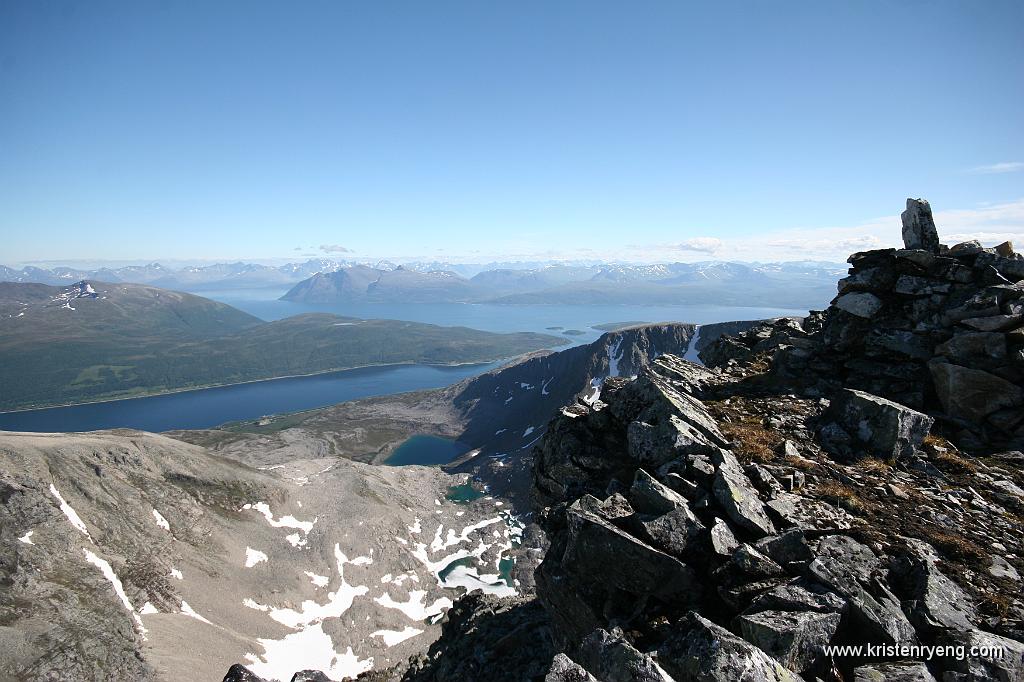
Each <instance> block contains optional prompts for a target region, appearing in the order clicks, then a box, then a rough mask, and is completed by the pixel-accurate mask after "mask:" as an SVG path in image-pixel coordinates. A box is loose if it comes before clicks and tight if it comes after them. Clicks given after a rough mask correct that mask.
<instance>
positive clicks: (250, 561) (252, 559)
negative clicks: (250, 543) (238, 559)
mask: <svg viewBox="0 0 1024 682" xmlns="http://www.w3.org/2000/svg"><path fill="white" fill-rule="evenodd" d="M266 560H267V555H266V554H264V553H263V552H261V551H259V550H258V549H253V548H252V547H246V548H245V567H246V568H252V567H253V566H255V565H256V564H258V563H260V562H261V561H266Z"/></svg>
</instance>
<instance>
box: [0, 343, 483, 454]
mask: <svg viewBox="0 0 1024 682" xmlns="http://www.w3.org/2000/svg"><path fill="white" fill-rule="evenodd" d="M500 364H501V363H498V362H493V363H486V364H475V365H460V366H458V367H434V366H425V365H390V366H387V367H368V368H364V369H348V370H342V371H340V372H330V373H327V374H317V375H314V376H307V377H293V378H288V379H272V380H269V381H258V382H253V383H249V384H237V385H234V386H222V387H219V388H205V389H201V390H197V391H185V392H182V393H171V394H168V395H158V396H153V397H149V398H133V399H131V400H113V401H110V402H105V403H91V404H88V405H72V406H70V407H53V408H48V409H43V410H29V411H25V412H7V413H4V414H0V431H96V430H99V429H113V428H122V427H124V428H135V429H143V430H145V431H170V430H172V429H205V428H209V427H211V426H216V425H218V424H223V423H224V422H229V421H239V420H243V419H256V418H258V417H261V416H263V415H268V414H280V413H284V412H298V411H300V410H310V409H313V408H317V407H325V406H327V405H334V404H335V403H340V402H344V401H346V400H356V399H358V398H367V397H370V396H378V395H387V394H391V393H403V392H405V391H418V390H421V389H426V388H439V387H441V386H448V385H451V384H454V383H456V382H458V381H461V380H462V379H465V378H466V377H471V376H474V375H476V374H479V373H481V372H486V371H488V370H490V369H493V368H494V367H497V366H499V365H500ZM445 461H447V460H445Z"/></svg>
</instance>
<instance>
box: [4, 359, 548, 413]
mask: <svg viewBox="0 0 1024 682" xmlns="http://www.w3.org/2000/svg"><path fill="white" fill-rule="evenodd" d="M526 355H528V353H527V354H526ZM518 357H522V355H513V356H510V357H505V358H495V359H491V360H473V361H467V362H385V363H372V364H368V365H357V366H355V367H339V368H336V369H325V370H320V371H318V372H306V373H302V374H287V375H283V376H277V377H267V378H265V379H248V380H246V381H232V382H230V383H226V384H204V385H202V386H189V387H188V388H176V389H170V390H166V391H156V392H151V393H144V394H142V395H132V396H124V397H120V398H100V399H98V400H87V401H84V402H75V403H60V404H57V405H44V406H40V407H23V408H18V409H14V410H0V415H3V414H21V413H24V412H42V411H43V410H57V409H62V408H66V407H80V406H83V405H99V404H103V403H117V402H121V401H125V400H142V399H144V398H157V397H159V396H164V395H177V394H179V393H190V392H192V391H208V390H210V389H214V388H230V387H232V386H245V385H247V384H261V383H265V382H270V381H281V380H283V379H303V378H307V377H315V376H320V375H323V374H335V373H338V372H351V371H355V370H359V369H372V368H384V367H413V366H419V367H465V366H467V365H489V364H491V363H495V362H507V361H511V360H515V359H516V358H518Z"/></svg>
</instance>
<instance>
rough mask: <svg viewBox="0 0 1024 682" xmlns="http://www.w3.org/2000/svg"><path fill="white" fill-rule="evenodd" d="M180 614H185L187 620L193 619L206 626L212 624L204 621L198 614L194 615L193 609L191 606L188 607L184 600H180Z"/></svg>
mask: <svg viewBox="0 0 1024 682" xmlns="http://www.w3.org/2000/svg"><path fill="white" fill-rule="evenodd" d="M181 612H182V613H183V614H185V615H186V616H188V617H189V618H195V619H196V620H198V621H202V622H203V623H206V624H207V625H213V623H211V622H210V621H208V620H206V619H205V618H203V617H202V616H200V615H199V614H198V613H196V611H195V609H193V608H192V607H191V606H189V605H188V602H187V601H185V600H184V599H182V600H181Z"/></svg>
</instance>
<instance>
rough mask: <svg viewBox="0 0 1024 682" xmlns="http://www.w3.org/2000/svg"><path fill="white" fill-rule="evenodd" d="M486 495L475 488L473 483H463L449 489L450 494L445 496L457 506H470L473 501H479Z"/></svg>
mask: <svg viewBox="0 0 1024 682" xmlns="http://www.w3.org/2000/svg"><path fill="white" fill-rule="evenodd" d="M486 494H487V493H485V492H484V491H483V490H478V489H477V488H475V487H473V484H472V483H463V484H461V485H453V486H452V487H450V488H448V494H446V495H445V499H446V500H448V501H449V502H454V503H456V504H469V503H470V502H472V501H473V500H479V499H480V498H481V497H483V496H484V495H486Z"/></svg>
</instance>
